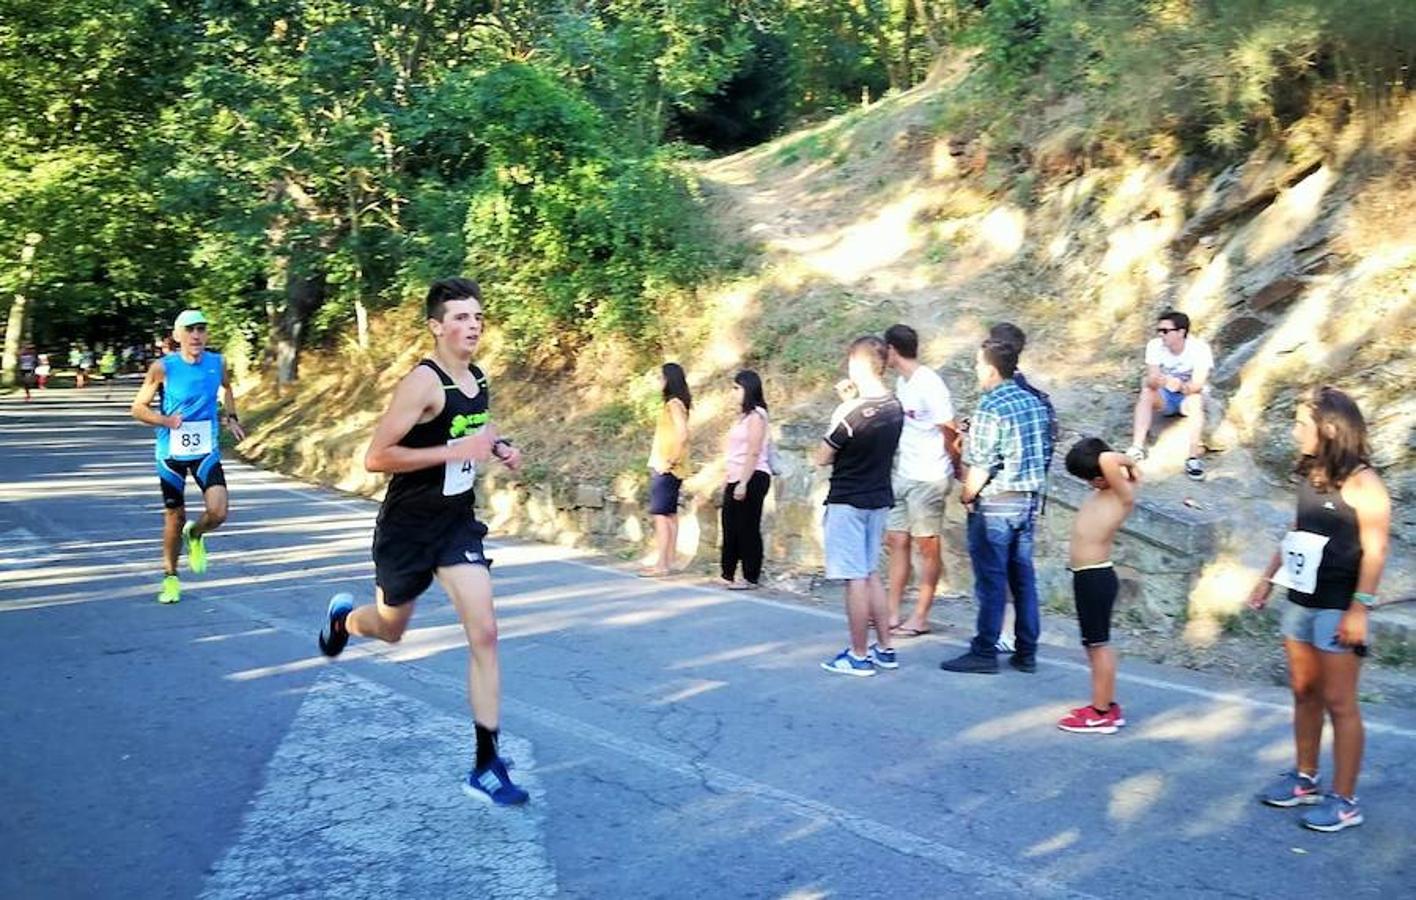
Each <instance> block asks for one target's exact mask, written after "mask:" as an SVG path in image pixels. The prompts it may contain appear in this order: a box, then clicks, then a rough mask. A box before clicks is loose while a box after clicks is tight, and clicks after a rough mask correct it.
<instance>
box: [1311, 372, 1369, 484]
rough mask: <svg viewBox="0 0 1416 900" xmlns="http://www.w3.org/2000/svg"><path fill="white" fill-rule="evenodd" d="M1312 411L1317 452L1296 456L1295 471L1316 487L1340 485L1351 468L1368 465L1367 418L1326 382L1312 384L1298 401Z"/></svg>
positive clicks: (1355, 469)
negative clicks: (1296, 464)
mask: <svg viewBox="0 0 1416 900" xmlns="http://www.w3.org/2000/svg"><path fill="white" fill-rule="evenodd" d="M1299 402H1300V403H1302V404H1303V405H1304V406H1306V407H1308V409H1309V410H1310V411H1311V412H1312V414H1313V425H1315V426H1316V428H1317V432H1318V452H1317V453H1314V454H1313V455H1312V456H1306V455H1305V456H1302V457H1300V458H1299V460H1298V474H1299V475H1302V476H1303V477H1305V478H1307V479H1308V481H1309V482H1311V483H1312V485H1313V487H1315V488H1319V489H1320V490H1328V489H1331V488H1340V487H1342V484H1343V482H1345V481H1346V480H1347V478H1348V476H1350V475H1351V474H1352V473H1353V472H1356V471H1357V470H1358V469H1361V468H1364V467H1367V466H1370V465H1371V464H1372V463H1371V457H1372V450H1371V448H1370V447H1369V446H1368V445H1367V420H1366V419H1364V418H1363V417H1362V410H1360V409H1358V408H1357V404H1356V403H1354V402H1353V400H1352V398H1351V397H1349V396H1347V395H1346V394H1344V393H1343V392H1342V391H1340V390H1338V389H1337V388H1335V387H1332V386H1330V385H1323V386H1322V387H1315V388H1313V389H1312V390H1310V391H1308V393H1307V394H1306V395H1305V396H1304V397H1303V399H1302V400H1301V401H1299Z"/></svg>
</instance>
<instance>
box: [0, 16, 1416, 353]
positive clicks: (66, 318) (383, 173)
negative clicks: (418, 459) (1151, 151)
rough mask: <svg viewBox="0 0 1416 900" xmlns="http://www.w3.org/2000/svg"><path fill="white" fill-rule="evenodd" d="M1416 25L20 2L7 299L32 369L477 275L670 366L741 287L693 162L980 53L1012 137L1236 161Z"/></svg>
mask: <svg viewBox="0 0 1416 900" xmlns="http://www.w3.org/2000/svg"><path fill="white" fill-rule="evenodd" d="M1413 28H1416V17H1413V16H1411V15H1410V6H1409V0H1352V2H1350V3H1344V4H1331V3H1325V2H1322V0H257V2H239V3H238V2H234V0H102V2H100V0H0V128H2V129H3V132H0V296H3V297H4V298H5V301H4V302H6V303H7V304H9V312H10V315H9V316H8V327H7V333H6V351H7V352H6V361H5V364H6V368H7V370H8V369H9V368H11V367H12V366H13V358H14V357H13V351H14V348H15V347H16V346H17V344H18V342H19V341H20V339H21V337H22V336H23V337H26V338H30V339H33V340H34V341H35V342H36V343H38V344H40V345H41V346H42V347H43V346H47V347H49V348H51V349H60V347H61V345H67V344H68V343H69V342H72V341H83V342H87V343H89V344H90V345H92V344H93V343H95V342H114V341H121V342H124V343H127V342H129V341H135V340H147V339H150V338H152V337H154V336H157V335H159V334H161V333H162V332H163V331H165V329H166V324H165V323H167V322H169V321H170V320H171V316H172V314H173V313H174V312H175V311H176V310H177V309H180V308H181V307H183V306H187V305H201V306H203V307H205V308H207V309H208V311H209V312H211V313H214V314H215V316H216V317H217V319H218V321H219V322H220V323H221V329H222V330H223V331H224V334H223V335H222V337H223V338H224V339H226V340H231V339H233V338H236V337H238V336H239V337H240V338H243V339H244V341H245V343H246V344H247V346H249V347H251V348H252V349H253V350H255V351H257V352H258V353H259V354H260V355H261V356H262V358H264V359H265V360H267V361H268V362H270V363H273V364H274V365H275V367H276V369H277V370H278V371H279V372H280V374H281V376H282V377H283V378H290V377H294V375H295V372H296V362H297V359H298V352H299V350H300V348H301V347H302V346H308V345H309V344H310V343H311V342H331V341H335V340H338V339H343V338H345V337H347V338H348V339H350V340H357V341H360V342H364V341H366V340H367V329H368V327H369V326H368V322H369V314H370V313H371V312H372V311H376V310H378V309H381V308H388V307H392V306H395V305H398V304H400V303H402V302H404V301H405V300H407V299H408V298H410V297H414V296H417V295H418V294H419V293H420V292H421V290H422V288H423V287H424V285H425V284H426V283H427V281H428V280H429V279H431V278H434V277H437V276H440V275H445V274H449V273H455V272H463V273H468V274H472V275H475V276H477V277H480V278H482V279H483V280H484V281H485V282H487V284H488V288H489V290H488V302H489V304H490V305H491V306H492V307H493V308H492V314H493V316H494V317H495V318H496V319H498V320H499V321H501V322H503V323H504V324H505V326H506V328H507V330H508V333H509V336H510V337H511V338H512V339H513V341H515V342H517V343H519V344H520V345H521V346H523V347H540V348H550V347H560V346H564V345H567V344H574V343H577V342H580V341H583V340H585V339H587V338H588V337H591V336H593V335H595V334H603V333H616V334H620V335H624V336H627V337H629V338H631V339H633V340H637V341H642V342H646V343H652V342H653V341H654V340H655V338H656V336H657V334H658V333H659V331H658V327H657V326H658V318H657V312H656V311H657V310H658V309H659V308H660V303H661V301H662V300H664V299H665V298H667V297H671V296H673V295H674V294H675V293H678V292H683V291H687V290H691V289H692V288H693V286H694V285H695V284H697V283H699V282H700V281H701V280H703V279H704V278H705V277H708V276H710V275H711V273H712V272H713V271H714V269H715V267H717V266H719V265H721V264H722V258H721V250H720V249H719V248H718V247H717V245H716V242H715V241H714V239H713V238H712V237H711V236H710V235H709V234H708V233H707V231H706V227H705V215H704V209H703V205H702V202H701V198H700V197H699V195H698V191H697V186H696V185H695V183H694V181H693V179H692V178H691V176H690V175H689V174H687V172H688V169H687V168H686V167H684V166H682V165H680V164H679V161H680V160H682V159H684V158H687V157H692V156H695V155H702V154H704V153H715V152H728V151H732V150H736V149H740V148H742V147H746V146H750V145H752V144H754V143H757V142H761V141H763V140H766V139H769V138H771V137H773V136H774V135H776V134H779V133H781V132H782V131H783V130H784V129H787V128H789V127H792V126H793V125H795V124H798V123H800V122H802V121H806V120H811V119H814V118H820V117H822V116H825V115H830V114H834V113H837V112H840V111H842V110H844V109H847V108H850V107H853V106H856V105H858V104H860V103H861V102H862V101H867V102H868V101H871V100H874V99H876V98H879V97H880V96H882V95H883V94H885V93H886V92H889V91H892V90H901V89H905V88H908V87H910V86H912V85H914V84H916V83H918V82H919V81H920V80H922V79H923V78H925V77H927V76H928V74H929V72H930V71H931V69H932V67H933V66H935V64H936V63H937V62H938V61H939V60H941V59H943V58H945V57H946V56H947V55H948V53H949V51H950V48H965V49H967V50H968V51H970V52H973V51H977V54H978V56H977V59H978V61H979V64H978V65H977V66H976V67H975V74H976V79H975V80H976V81H977V84H978V89H979V94H978V96H980V97H981V98H982V99H983V100H984V101H985V102H983V103H982V104H980V106H979V109H985V110H988V111H989V112H988V114H987V115H986V116H982V117H980V127H985V128H987V127H1002V126H1006V125H1007V124H1008V123H1009V121H1010V120H1016V119H1017V118H1018V117H1019V116H1021V115H1025V114H1026V111H1027V110H1028V109H1029V105H1028V104H1027V103H1015V102H1013V101H1014V100H1016V99H1018V98H1032V100H1033V101H1034V103H1038V102H1045V101H1046V100H1047V99H1048V98H1055V97H1062V96H1072V97H1081V98H1084V99H1085V100H1086V101H1087V102H1088V104H1089V106H1090V108H1091V109H1092V110H1093V111H1094V115H1095V116H1096V117H1097V119H1098V120H1099V121H1102V120H1110V121H1114V122H1119V123H1123V124H1124V125H1125V127H1126V128H1129V129H1131V130H1133V131H1135V132H1138V133H1139V132H1140V131H1143V130H1146V129H1150V130H1157V129H1159V130H1170V131H1172V132H1175V133H1177V134H1179V135H1181V136H1182V137H1184V138H1185V139H1186V140H1190V141H1192V142H1194V143H1196V144H1202V145H1204V146H1207V147H1209V148H1210V149H1212V150H1215V151H1217V152H1225V151H1231V152H1232V151H1233V150H1235V149H1238V148H1240V147H1241V146H1242V145H1244V144H1245V143H1246V142H1248V141H1252V140H1253V139H1255V138H1256V137H1257V136H1259V135H1261V134H1262V133H1263V132H1264V131H1265V129H1271V128H1273V127H1274V126H1275V125H1276V124H1279V125H1281V124H1282V122H1283V121H1285V120H1286V119H1290V118H1292V117H1293V116H1295V115H1298V114H1301V113H1302V112H1303V110H1304V109H1306V104H1307V102H1308V100H1309V98H1310V97H1311V96H1312V95H1313V94H1314V92H1315V91H1317V90H1318V89H1319V88H1322V87H1324V86H1331V85H1334V84H1337V85H1341V86H1343V88H1342V89H1343V90H1346V91H1347V92H1348V93H1349V94H1350V96H1351V97H1352V98H1355V100H1356V101H1358V102H1367V101H1372V102H1381V100H1382V99H1383V98H1384V97H1386V96H1389V95H1391V94H1392V93H1393V92H1400V91H1403V90H1406V89H1409V88H1410V87H1411V81H1412V77H1413V71H1414V70H1416V69H1414V68H1413V66H1412V65H1411V63H1412V59H1411V55H1412V48H1413V47H1416V34H1413Z"/></svg>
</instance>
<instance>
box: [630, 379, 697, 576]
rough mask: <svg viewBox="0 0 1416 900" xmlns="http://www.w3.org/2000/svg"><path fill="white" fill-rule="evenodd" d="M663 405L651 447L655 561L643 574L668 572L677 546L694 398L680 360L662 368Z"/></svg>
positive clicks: (650, 479)
mask: <svg viewBox="0 0 1416 900" xmlns="http://www.w3.org/2000/svg"><path fill="white" fill-rule="evenodd" d="M659 377H660V381H661V382H662V386H663V397H664V405H663V406H662V407H660V408H659V421H658V423H657V424H656V425H655V426H654V443H653V446H652V447H651V448H650V450H649V514H650V515H651V516H653V517H654V546H655V550H656V557H655V561H654V565H653V566H651V567H649V568H647V569H645V570H644V571H642V572H641V573H640V574H641V575H646V576H650V577H660V576H664V575H668V574H669V573H671V572H672V571H673V567H674V551H675V548H677V547H678V507H679V489H680V488H681V487H682V486H683V480H684V479H685V478H687V477H688V411H689V409H691V408H692V407H693V398H692V395H690V393H689V390H688V377H687V376H686V375H685V374H684V371H683V366H680V365H679V364H678V363H672V362H671V363H664V365H663V367H662V368H661V369H660V370H659Z"/></svg>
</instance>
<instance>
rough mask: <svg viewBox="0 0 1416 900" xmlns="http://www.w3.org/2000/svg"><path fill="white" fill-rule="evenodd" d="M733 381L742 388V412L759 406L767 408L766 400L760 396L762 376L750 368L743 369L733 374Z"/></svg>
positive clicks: (748, 411)
mask: <svg viewBox="0 0 1416 900" xmlns="http://www.w3.org/2000/svg"><path fill="white" fill-rule="evenodd" d="M733 383H734V384H736V385H738V386H739V387H741V388H742V411H743V414H744V415H745V414H747V413H750V412H752V411H753V410H754V409H757V408H758V407H761V408H763V409H766V408H767V400H766V398H764V397H763V396H762V376H760V375H758V374H757V373H756V372H754V371H752V370H751V369H743V370H742V371H741V372H739V373H737V374H736V375H734V376H733Z"/></svg>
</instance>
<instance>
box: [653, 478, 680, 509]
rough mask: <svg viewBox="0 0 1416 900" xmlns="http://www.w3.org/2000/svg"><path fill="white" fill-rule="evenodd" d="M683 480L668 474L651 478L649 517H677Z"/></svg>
mask: <svg viewBox="0 0 1416 900" xmlns="http://www.w3.org/2000/svg"><path fill="white" fill-rule="evenodd" d="M682 486H683V479H682V478H679V477H678V476H676V475H670V474H669V473H668V472H654V473H653V474H652V475H650V476H649V515H651V516H676V515H678V508H679V488H680V487H682Z"/></svg>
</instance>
